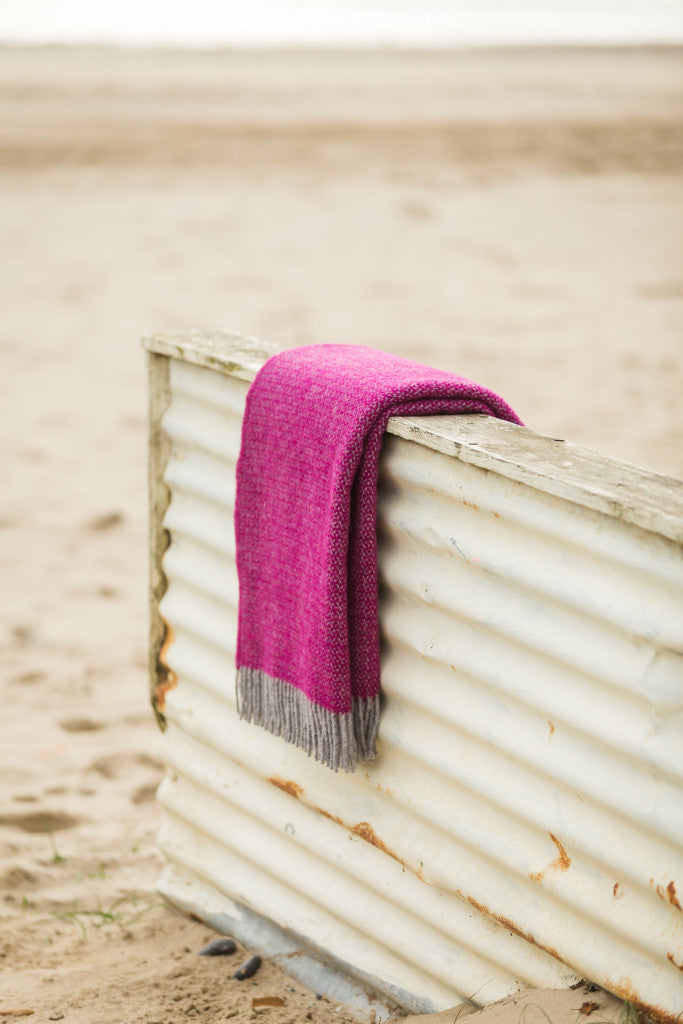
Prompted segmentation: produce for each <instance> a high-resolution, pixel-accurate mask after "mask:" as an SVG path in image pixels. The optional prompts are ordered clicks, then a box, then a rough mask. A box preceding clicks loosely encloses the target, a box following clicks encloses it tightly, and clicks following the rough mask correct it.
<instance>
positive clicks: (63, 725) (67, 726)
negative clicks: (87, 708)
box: [59, 718, 104, 732]
mask: <svg viewBox="0 0 683 1024" xmlns="http://www.w3.org/2000/svg"><path fill="white" fill-rule="evenodd" d="M59 728H60V729H63V730H64V732H96V731H97V730H98V729H104V722H95V721H93V719H92V718H63V719H62V721H61V722H60V723H59Z"/></svg>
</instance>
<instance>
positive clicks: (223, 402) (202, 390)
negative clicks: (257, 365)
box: [170, 359, 250, 419]
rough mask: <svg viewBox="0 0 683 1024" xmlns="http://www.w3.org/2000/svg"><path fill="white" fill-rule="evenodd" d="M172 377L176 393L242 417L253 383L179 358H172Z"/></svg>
mask: <svg viewBox="0 0 683 1024" xmlns="http://www.w3.org/2000/svg"><path fill="white" fill-rule="evenodd" d="M170 381H171V387H172V388H173V391H174V393H175V394H178V395H182V396H183V397H184V398H188V399H193V400H195V401H198V402H200V403H201V404H203V405H211V406H213V407H214V408H215V409H217V410H218V411H219V412H220V413H225V412H230V413H233V414H234V415H235V416H238V417H239V418H240V419H241V418H242V415H243V413H244V405H245V402H246V399H247V391H248V390H249V387H250V385H249V384H248V383H247V382H246V381H242V380H238V379H237V378H236V377H232V376H226V375H225V374H222V373H213V372H211V371H209V372H208V373H207V371H206V368H205V367H203V366H193V365H192V363H186V362H184V361H182V360H180V359H172V360H171V366H170Z"/></svg>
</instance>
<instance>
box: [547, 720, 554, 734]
mask: <svg viewBox="0 0 683 1024" xmlns="http://www.w3.org/2000/svg"><path fill="white" fill-rule="evenodd" d="M548 728H549V729H550V733H549V735H550V736H552V734H553V733H554V732H555V726H554V725H553V723H552V722H551V721H550V719H548Z"/></svg>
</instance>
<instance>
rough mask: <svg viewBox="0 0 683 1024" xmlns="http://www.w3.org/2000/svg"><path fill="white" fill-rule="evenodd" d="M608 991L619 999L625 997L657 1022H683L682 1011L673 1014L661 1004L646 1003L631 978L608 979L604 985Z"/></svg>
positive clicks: (625, 1000) (677, 1023) (674, 1023)
mask: <svg viewBox="0 0 683 1024" xmlns="http://www.w3.org/2000/svg"><path fill="white" fill-rule="evenodd" d="M603 987H604V988H605V989H607V991H608V992H612V993H613V994H614V995H615V996H618V998H619V999H623V1000H624V1002H625V1003H631V1005H632V1006H633V1007H634V1008H635V1009H636V1010H639V1011H640V1012H641V1013H644V1014H646V1015H647V1016H648V1017H651V1018H652V1020H654V1021H656V1022H657V1024H681V1015H680V1013H677V1014H673V1013H671V1011H670V1010H664V1009H663V1008H662V1007H661V1006H654V1005H653V1004H652V1003H644V1002H643V1000H642V999H640V998H639V996H638V993H637V992H636V990H635V989H634V987H633V982H632V981H631V979H630V978H619V981H617V982H612V981H611V980H609V979H607V981H606V982H605V984H604V986H603Z"/></svg>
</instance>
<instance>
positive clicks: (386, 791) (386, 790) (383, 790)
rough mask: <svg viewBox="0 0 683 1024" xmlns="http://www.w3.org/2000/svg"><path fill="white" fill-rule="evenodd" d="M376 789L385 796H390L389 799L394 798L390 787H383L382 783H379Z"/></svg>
mask: <svg viewBox="0 0 683 1024" xmlns="http://www.w3.org/2000/svg"><path fill="white" fill-rule="evenodd" d="M376 789H377V790H378V792H380V793H384V795H385V796H388V797H389V798H391V797H393V795H394V791H393V789H390V788H389V786H383V785H382V783H381V782H378V783H377V786H376Z"/></svg>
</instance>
